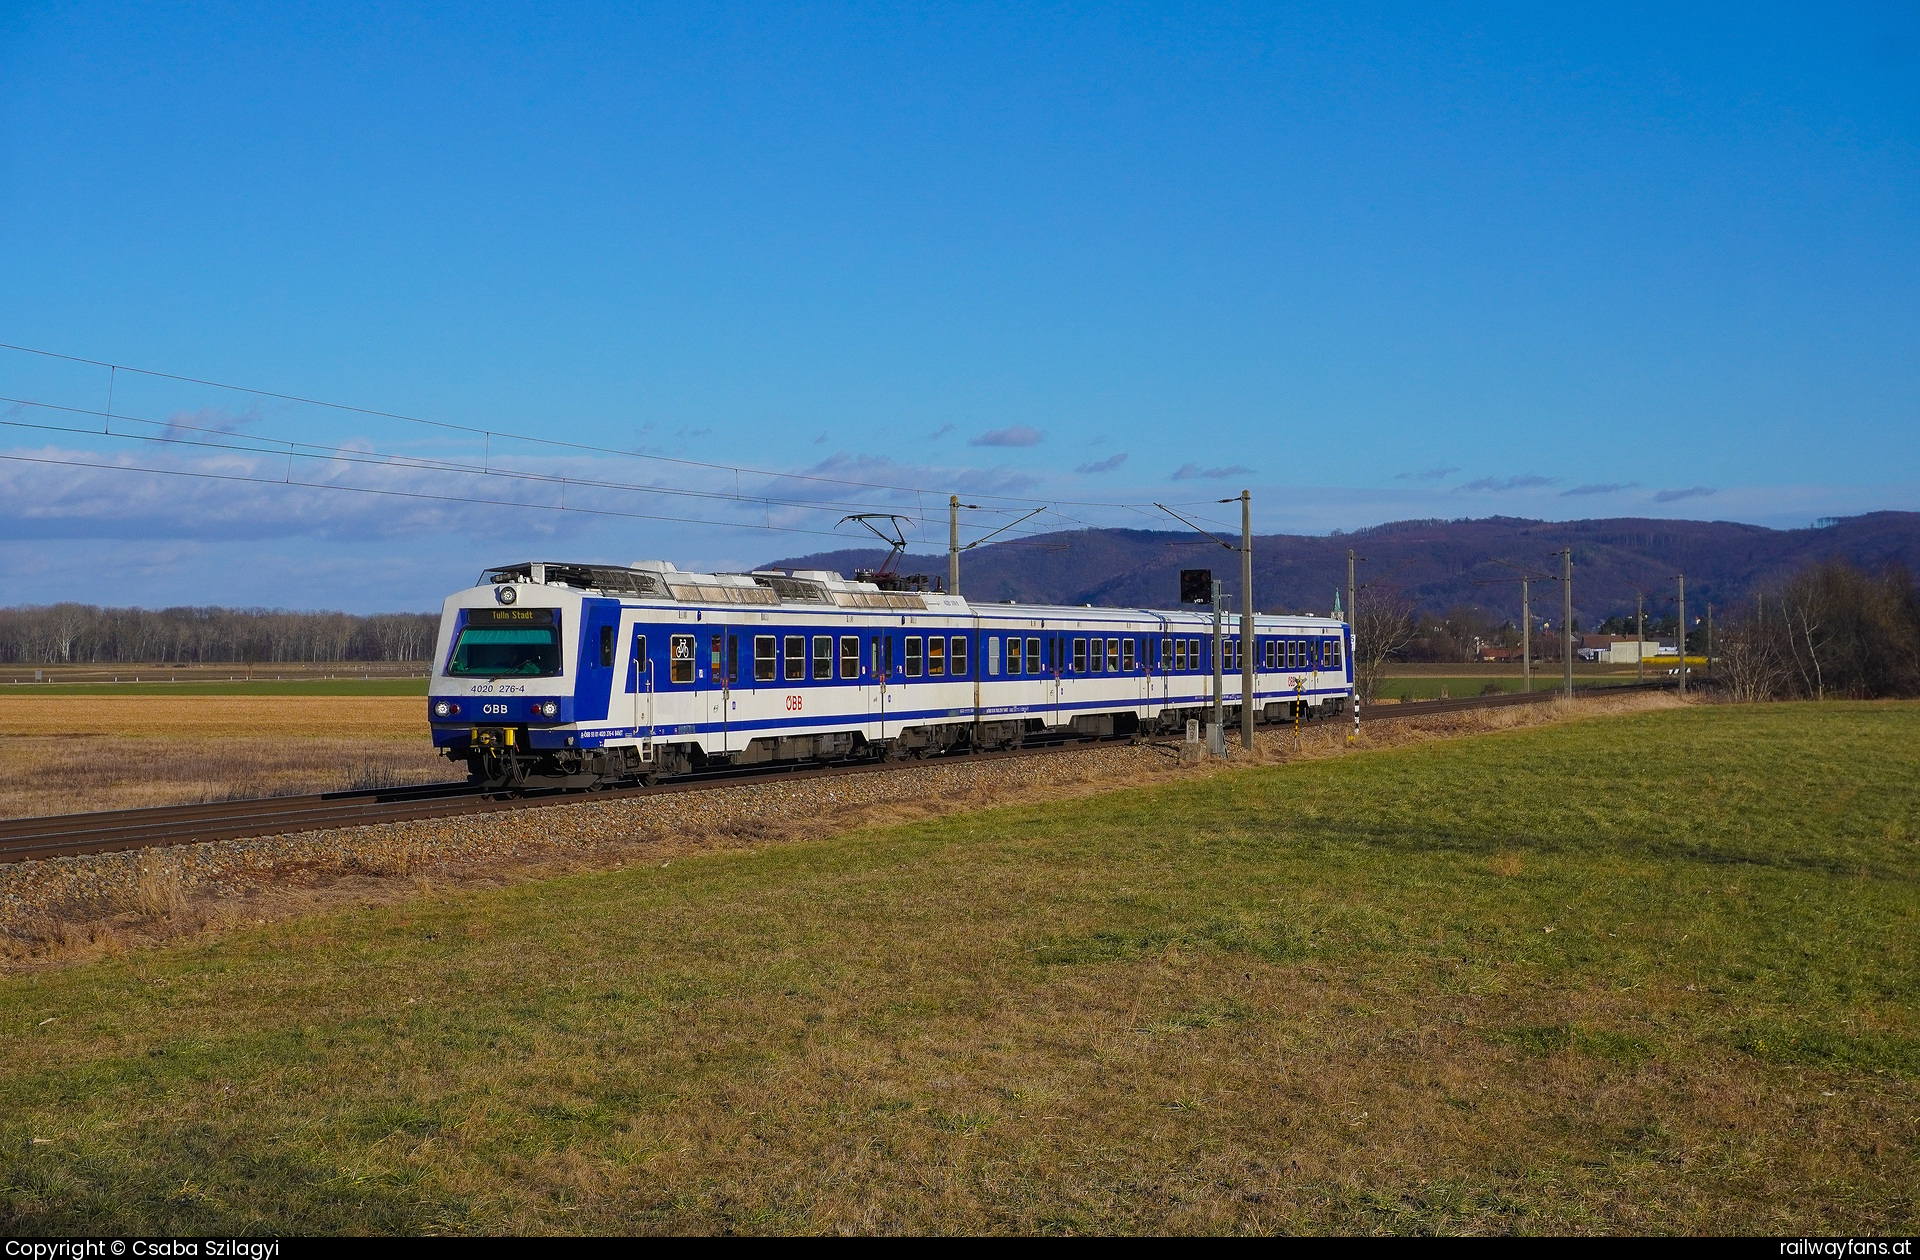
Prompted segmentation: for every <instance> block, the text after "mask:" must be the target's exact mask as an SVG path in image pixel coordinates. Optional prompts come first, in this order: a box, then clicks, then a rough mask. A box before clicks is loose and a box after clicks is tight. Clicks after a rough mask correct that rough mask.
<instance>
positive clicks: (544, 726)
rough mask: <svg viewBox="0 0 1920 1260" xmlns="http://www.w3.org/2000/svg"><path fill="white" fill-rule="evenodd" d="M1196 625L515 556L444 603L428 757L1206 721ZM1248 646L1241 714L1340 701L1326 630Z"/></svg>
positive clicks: (977, 741) (1095, 730)
mask: <svg viewBox="0 0 1920 1260" xmlns="http://www.w3.org/2000/svg"><path fill="white" fill-rule="evenodd" d="M1230 626H1231V628H1232V629H1233V630H1237V629H1238V618H1234V619H1232V621H1231V622H1230ZM1212 633H1213V621H1212V613H1211V611H1210V610H1208V609H1203V608H1191V609H1185V610H1179V611H1158V610H1152V609H1133V608H1092V607H1082V608H1067V607H1057V606H1047V605H1035V604H979V603H971V602H969V601H968V600H966V599H964V598H961V597H960V596H957V595H943V594H939V593H923V592H916V591H905V590H883V589H881V588H880V587H879V586H877V585H875V584H873V583H871V582H858V581H848V580H846V579H845V578H842V577H841V576H840V575H839V574H836V573H827V572H820V571H808V570H800V571H794V572H757V573H717V574H708V573H684V572H681V571H680V570H678V569H676V568H675V567H674V566H673V565H671V564H668V563H666V562H664V561H640V562H638V563H635V564H634V565H632V566H630V567H628V568H620V567H618V566H612V565H588V564H537V563H529V564H516V565H508V566H505V567H502V568H498V569H489V570H487V571H486V572H485V573H483V574H482V575H481V579H480V582H479V583H478V584H477V585H475V586H473V587H471V588H470V589H468V590H464V591H460V592H458V593H457V594H454V595H452V596H449V597H448V599H447V601H446V604H445V607H444V610H443V611H442V613H441V618H440V638H439V643H438V646H437V648H436V655H435V662H436V663H435V668H434V675H433V680H432V683H431V685H430V687H429V689H428V699H427V707H428V717H429V720H430V722H431V723H432V728H433V742H434V744H435V746H436V747H439V748H440V749H442V750H443V751H444V753H445V755H446V756H447V757H449V758H451V759H453V760H456V761H464V762H465V763H466V764H467V767H468V771H469V773H470V775H471V776H472V778H473V779H474V780H475V781H476V782H484V783H488V784H491V785H494V786H500V787H520V786H539V785H551V786H588V785H592V784H596V783H606V782H619V781H627V780H634V779H639V780H642V781H649V782H650V781H652V780H653V779H654V778H656V777H662V776H668V775H675V774H685V773H688V772H691V771H695V770H702V769H706V768H708V767H712V766H719V765H736V766H738V765H749V764H753V763H756V762H768V761H792V760H838V759H842V758H847V757H886V756H907V755H925V754H928V753H935V752H943V751H948V750H958V749H968V748H973V749H978V748H1009V747H1014V746H1016V745H1019V744H1021V743H1022V742H1024V741H1026V740H1028V739H1033V738H1058V737H1075V736H1077V737H1096V736H1103V735H1112V734H1129V733H1136V732H1151V731H1157V730H1177V729H1180V728H1181V727H1182V726H1183V725H1184V723H1185V722H1186V721H1187V719H1188V718H1190V717H1192V718H1203V719H1204V718H1205V717H1206V716H1207V715H1208V713H1209V712H1210V708H1211V704H1212V696H1213V640H1212ZM1253 646H1254V651H1255V652H1256V653H1257V656H1256V658H1255V675H1254V676H1255V697H1254V701H1255V703H1256V704H1257V705H1258V706H1259V709H1258V714H1257V716H1258V717H1259V718H1260V719H1261V720H1263V721H1276V720H1282V719H1285V718H1288V717H1291V716H1292V714H1293V711H1294V710H1293V706H1294V705H1295V704H1298V705H1300V706H1302V713H1303V714H1305V715H1308V716H1311V715H1313V714H1316V713H1330V712H1338V711H1339V710H1341V709H1342V708H1344V707H1345V705H1346V703H1347V701H1348V698H1349V697H1350V696H1351V694H1352V687H1353V673H1352V663H1351V637H1350V630H1349V628H1348V626H1347V625H1346V624H1345V623H1343V622H1340V621H1336V620H1331V619H1328V618H1322V617H1292V616H1275V615H1264V614H1263V615H1261V616H1259V617H1257V618H1255V640H1254V645H1253ZM1239 648H1240V643H1239V637H1238V635H1237V634H1233V635H1230V636H1229V637H1228V638H1227V639H1226V640H1225V644H1224V650H1223V655H1224V656H1225V659H1224V660H1223V661H1222V662H1221V664H1222V666H1223V673H1224V680H1223V684H1224V688H1225V703H1226V708H1227V712H1228V716H1229V720H1230V721H1231V720H1236V719H1237V717H1238V714H1239V711H1240V703H1241V672H1240V660H1239V658H1238V653H1239Z"/></svg>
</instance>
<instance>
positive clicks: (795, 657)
mask: <svg viewBox="0 0 1920 1260" xmlns="http://www.w3.org/2000/svg"><path fill="white" fill-rule="evenodd" d="M786 653H787V661H786V668H785V669H784V670H783V671H781V676H782V677H783V678H785V679H786V680H787V681H788V682H799V681H803V680H804V679H805V678H806V676H807V640H806V638H805V636H803V635H798V634H790V635H788V636H787V642H786Z"/></svg>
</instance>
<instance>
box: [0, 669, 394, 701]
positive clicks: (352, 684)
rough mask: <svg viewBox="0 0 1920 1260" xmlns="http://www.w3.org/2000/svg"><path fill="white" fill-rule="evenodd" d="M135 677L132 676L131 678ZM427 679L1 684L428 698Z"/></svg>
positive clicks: (69, 689) (133, 692) (35, 690)
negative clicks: (426, 696) (425, 696)
mask: <svg viewBox="0 0 1920 1260" xmlns="http://www.w3.org/2000/svg"><path fill="white" fill-rule="evenodd" d="M127 677H128V678H129V679H131V678H132V677H133V675H132V674H131V673H129V674H128V675H127ZM426 694H427V680H426V679H424V678H288V679H284V680H280V679H273V678H264V679H263V678H255V679H253V680H251V681H249V682H177V683H176V682H166V681H164V680H163V681H160V682H123V683H9V684H0V697H6V696H15V695H17V696H21V697H25V696H424V695H426Z"/></svg>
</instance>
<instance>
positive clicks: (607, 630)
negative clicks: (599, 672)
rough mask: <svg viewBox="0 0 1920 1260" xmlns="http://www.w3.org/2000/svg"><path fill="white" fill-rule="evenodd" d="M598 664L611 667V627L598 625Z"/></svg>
mask: <svg viewBox="0 0 1920 1260" xmlns="http://www.w3.org/2000/svg"><path fill="white" fill-rule="evenodd" d="M600 664H601V665H602V666H603V667H605V668H608V669H611V668H612V667H613V627H612V626H601V627H600Z"/></svg>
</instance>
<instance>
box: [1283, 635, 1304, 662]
mask: <svg viewBox="0 0 1920 1260" xmlns="http://www.w3.org/2000/svg"><path fill="white" fill-rule="evenodd" d="M1305 647H1306V644H1304V643H1302V642H1300V640H1298V639H1288V640H1287V667H1288V668H1289V669H1299V668H1300V667H1301V665H1303V664H1304V663H1305V662H1303V661H1302V660H1301V659H1300V658H1301V657H1303V656H1305V655H1306V653H1305V652H1304V651H1302V649H1303V648H1305Z"/></svg>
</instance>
